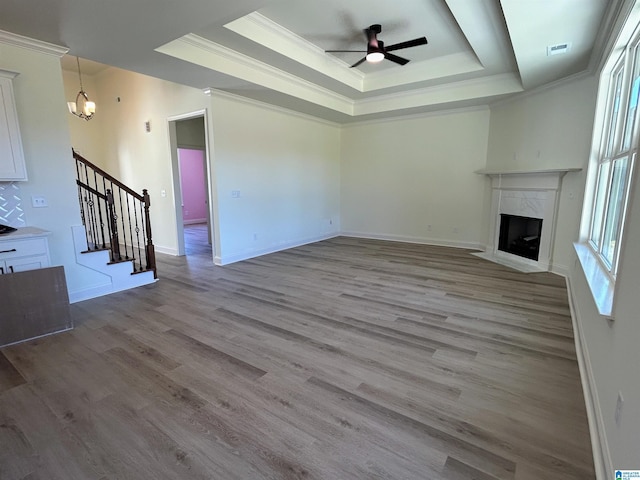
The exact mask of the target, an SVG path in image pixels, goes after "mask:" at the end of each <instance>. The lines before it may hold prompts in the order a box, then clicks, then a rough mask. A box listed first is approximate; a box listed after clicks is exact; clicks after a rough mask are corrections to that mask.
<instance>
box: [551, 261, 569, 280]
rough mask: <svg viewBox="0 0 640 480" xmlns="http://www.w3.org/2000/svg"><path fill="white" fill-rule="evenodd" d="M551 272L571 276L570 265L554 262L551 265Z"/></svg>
mask: <svg viewBox="0 0 640 480" xmlns="http://www.w3.org/2000/svg"><path fill="white" fill-rule="evenodd" d="M551 273H555V274H556V275H560V276H561V277H564V278H569V267H567V266H566V265H559V264H557V263H554V264H552V265H551Z"/></svg>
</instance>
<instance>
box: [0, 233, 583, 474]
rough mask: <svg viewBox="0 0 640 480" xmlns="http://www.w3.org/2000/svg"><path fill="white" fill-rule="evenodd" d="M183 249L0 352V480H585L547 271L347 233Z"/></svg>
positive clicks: (552, 280) (564, 336)
mask: <svg viewBox="0 0 640 480" xmlns="http://www.w3.org/2000/svg"><path fill="white" fill-rule="evenodd" d="M188 251H189V250H188ZM191 251H192V252H197V253H195V254H194V255H189V256H187V257H169V256H165V255H158V260H159V266H158V269H159V275H160V278H161V280H160V281H159V282H158V283H156V284H154V285H151V286H146V287H141V288H138V289H135V290H130V291H127V292H123V293H119V294H115V295H112V296H109V297H102V298H98V299H94V300H90V301H86V302H82V303H78V304H75V305H72V314H73V315H74V319H75V322H76V325H79V326H78V327H77V328H76V329H75V330H74V331H72V332H68V333H63V334H59V335H55V336H51V337H47V338H44V339H40V340H36V341H32V342H29V343H25V344H21V345H17V346H13V347H9V348H5V349H2V350H0V479H2V480H5V479H6V480H9V479H11V480H13V479H23V480H27V479H28V480H35V479H48V480H54V479H61V480H62V479H64V480H73V479H82V480H85V479H96V480H98V479H99V480H106V479H136V480H140V479H154V480H159V479H222V480H226V479H242V480H247V479H322V480H328V479H340V480H350V479H354V480H355V479H434V480H439V479H449V480H462V479H464V480H468V479H477V480H490V479H518V480H533V479H535V480H542V479H544V480H553V479H562V480H567V479H581V480H583V479H593V478H595V476H594V469H593V462H592V458H591V448H590V443H589V432H588V427H587V420H586V414H585V407H584V400H583V397H582V389H581V386H580V379H579V372H578V366H577V362H576V354H575V350H574V343H573V332H572V328H571V320H570V316H569V309H568V305H567V292H566V289H565V284H564V280H563V279H562V278H560V277H557V276H554V275H552V274H529V275H526V274H522V273H519V272H515V271H512V270H509V269H507V268H505V267H501V266H499V265H494V264H492V263H488V262H486V261H485V260H482V259H480V258H477V257H474V256H472V255H470V254H469V252H468V251H465V250H459V249H451V248H444V247H433V246H424V245H413V244H403V243H392V242H384V241H374V240H362V239H353V238H344V237H340V238H335V239H332V240H328V241H324V242H319V243H315V244H312V245H307V246H303V247H299V248H295V249H291V250H288V251H284V252H279V253H275V254H272V255H267V256H263V257H260V258H256V259H253V260H249V261H245V262H239V263H236V264H232V265H228V266H225V267H216V266H213V265H212V263H211V256H210V255H211V254H210V252H209V253H207V249H206V248H204V247H203V248H195V249H192V250H191Z"/></svg>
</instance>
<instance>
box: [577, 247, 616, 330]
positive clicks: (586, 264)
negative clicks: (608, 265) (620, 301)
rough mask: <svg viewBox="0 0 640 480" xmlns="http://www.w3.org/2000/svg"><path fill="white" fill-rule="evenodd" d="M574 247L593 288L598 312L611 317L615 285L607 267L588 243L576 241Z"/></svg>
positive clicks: (590, 286) (592, 291)
mask: <svg viewBox="0 0 640 480" xmlns="http://www.w3.org/2000/svg"><path fill="white" fill-rule="evenodd" d="M573 247H574V248H575V250H576V254H577V255H578V259H579V260H580V264H581V265H582V271H583V272H584V276H585V278H586V279H587V283H588V284H589V288H590V289H591V295H593V300H594V301H595V303H596V307H597V308H598V313H599V314H600V315H602V316H603V317H606V318H608V319H611V318H612V317H611V312H612V310H613V290H614V287H615V284H614V282H613V280H612V279H611V277H610V276H609V274H608V273H607V272H606V271H605V269H604V268H602V265H600V262H599V261H598V259H597V258H596V255H595V253H593V250H591V248H589V246H588V245H586V244H584V243H578V242H576V243H574V244H573Z"/></svg>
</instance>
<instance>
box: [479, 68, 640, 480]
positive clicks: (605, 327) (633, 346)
mask: <svg viewBox="0 0 640 480" xmlns="http://www.w3.org/2000/svg"><path fill="white" fill-rule="evenodd" d="M596 93H597V79H596V78H595V77H588V78H583V79H579V80H575V81H573V82H570V83H565V84H562V85H560V86H557V87H555V88H547V89H545V90H543V91H541V92H539V93H536V94H531V95H528V96H526V97H521V98H519V99H517V100H514V101H511V102H507V103H504V104H501V105H499V106H495V107H492V109H491V129H490V133H489V148H488V158H487V167H488V168H492V169H499V168H504V169H513V170H517V169H523V170H527V169H543V168H559V167H579V168H583V171H582V172H580V173H569V174H567V176H565V178H564V182H563V186H562V196H561V202H560V206H559V218H558V228H557V233H556V241H555V246H554V249H555V254H554V264H555V267H560V268H557V269H558V270H564V271H565V273H568V275H569V285H570V291H571V296H572V301H573V305H574V308H575V314H576V315H575V316H576V322H577V329H576V332H575V335H576V337H577V338H578V348H580V349H581V350H582V351H583V352H584V354H585V357H586V361H585V367H586V370H585V374H584V377H583V382H587V384H588V385H589V384H590V382H592V383H591V384H590V387H591V388H593V392H592V395H591V396H590V397H589V398H588V400H589V403H591V402H592V403H593V404H594V409H593V410H592V411H591V414H592V421H596V422H600V424H601V425H602V426H603V427H604V432H602V435H603V437H604V444H605V449H606V451H605V452H604V455H605V458H606V457H607V456H608V455H610V457H611V460H612V462H611V464H610V465H605V466H607V467H610V468H611V469H613V468H621V469H625V468H627V469H632V468H635V469H637V468H638V463H637V458H638V457H637V455H638V445H640V373H639V368H640V360H639V357H638V353H637V352H638V342H639V341H640V321H639V319H638V311H640V299H639V297H638V285H640V251H639V247H638V245H640V193H639V192H640V185H639V184H640V175H637V172H636V176H635V187H634V190H635V192H634V193H635V195H634V196H633V199H632V201H631V207H630V210H629V217H628V226H627V230H626V232H625V238H624V246H623V248H624V250H623V253H622V257H621V262H620V263H621V267H620V272H619V275H618V279H617V281H616V297H615V306H614V309H615V310H614V314H615V317H616V318H615V321H614V322H613V323H611V324H609V323H608V322H607V320H606V319H604V318H603V317H601V316H600V315H598V313H597V309H596V306H595V303H594V300H593V297H592V295H591V292H590V290H589V287H588V285H587V283H586V281H585V278H584V275H583V273H582V268H581V266H580V264H579V262H578V260H577V257H576V255H575V251H574V249H573V245H572V244H573V242H575V241H577V240H578V239H579V227H580V225H579V223H580V217H581V211H582V204H583V197H584V190H585V188H584V187H585V185H584V183H585V179H586V174H587V171H586V169H587V166H588V162H589V157H590V147H591V136H592V125H593V120H594V114H595V103H596ZM538 151H540V157H538V155H537V152H538ZM514 154H515V158H514ZM618 391H621V392H622V394H623V397H624V402H625V403H624V408H623V414H622V422H621V425H620V427H618V426H616V424H615V420H614V413H615V407H616V400H617V395H618ZM607 444H608V448H607V447H606V445H607ZM605 461H606V460H605ZM603 475H606V476H603V477H602V478H612V476H611V475H612V470H609V471H607V472H606V473H603ZM599 478H600V477H599Z"/></svg>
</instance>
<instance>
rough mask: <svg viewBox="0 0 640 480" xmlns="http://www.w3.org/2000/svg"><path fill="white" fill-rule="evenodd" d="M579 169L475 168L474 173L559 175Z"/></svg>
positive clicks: (490, 174)
mask: <svg viewBox="0 0 640 480" xmlns="http://www.w3.org/2000/svg"><path fill="white" fill-rule="evenodd" d="M580 170H582V169H581V168H547V169H542V170H492V169H489V168H487V169H482V170H476V172H475V173H478V174H481V175H489V176H495V175H539V174H542V175H544V174H547V173H551V174H557V175H561V176H564V175H565V174H567V173H569V172H579V171H580Z"/></svg>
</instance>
